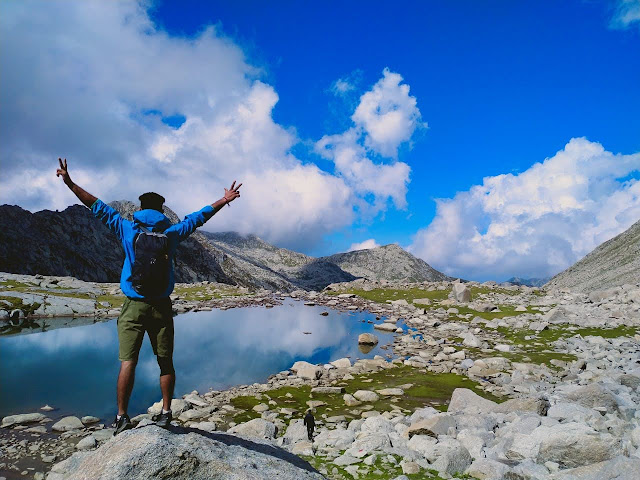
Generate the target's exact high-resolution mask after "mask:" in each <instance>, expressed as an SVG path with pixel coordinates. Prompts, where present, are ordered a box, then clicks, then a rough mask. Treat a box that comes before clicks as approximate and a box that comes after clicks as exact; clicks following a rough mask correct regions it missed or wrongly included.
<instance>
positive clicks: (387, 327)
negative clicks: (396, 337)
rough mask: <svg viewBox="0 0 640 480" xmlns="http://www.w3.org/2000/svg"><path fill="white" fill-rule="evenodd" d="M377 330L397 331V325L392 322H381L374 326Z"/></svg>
mask: <svg viewBox="0 0 640 480" xmlns="http://www.w3.org/2000/svg"><path fill="white" fill-rule="evenodd" d="M373 328H375V329H376V330H381V331H383V332H395V331H396V328H397V327H396V326H395V325H394V324H392V323H379V324H375V325H374V326H373Z"/></svg>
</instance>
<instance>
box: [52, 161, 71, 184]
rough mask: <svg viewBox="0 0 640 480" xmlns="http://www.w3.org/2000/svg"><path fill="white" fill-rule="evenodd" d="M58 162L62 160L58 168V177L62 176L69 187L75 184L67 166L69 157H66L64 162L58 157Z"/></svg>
mask: <svg viewBox="0 0 640 480" xmlns="http://www.w3.org/2000/svg"><path fill="white" fill-rule="evenodd" d="M58 162H60V168H58V170H56V177H60V176H62V180H63V181H64V183H65V185H66V186H67V187H69V188H71V187H72V186H73V181H71V177H70V176H69V169H68V168H67V159H66V158H65V159H64V163H62V159H61V158H58Z"/></svg>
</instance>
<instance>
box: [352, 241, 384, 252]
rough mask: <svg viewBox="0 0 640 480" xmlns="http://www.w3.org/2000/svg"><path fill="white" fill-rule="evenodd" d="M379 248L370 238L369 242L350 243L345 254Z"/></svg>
mask: <svg viewBox="0 0 640 480" xmlns="http://www.w3.org/2000/svg"><path fill="white" fill-rule="evenodd" d="M379 246H380V244H379V243H378V242H376V240H375V239H374V238H370V239H369V240H365V241H364V242H360V243H352V244H351V246H350V247H349V250H347V252H353V251H354V250H370V249H372V248H377V247H379Z"/></svg>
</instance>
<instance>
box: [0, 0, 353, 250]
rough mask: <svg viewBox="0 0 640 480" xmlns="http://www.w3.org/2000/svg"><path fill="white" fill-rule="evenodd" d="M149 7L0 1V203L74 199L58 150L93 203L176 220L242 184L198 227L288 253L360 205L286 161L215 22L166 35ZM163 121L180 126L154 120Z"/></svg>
mask: <svg viewBox="0 0 640 480" xmlns="http://www.w3.org/2000/svg"><path fill="white" fill-rule="evenodd" d="M147 6H148V4H147V3H146V2H140V3H136V2H97V1H87V2H65V1H60V2H54V1H52V2H44V3H38V4H37V5H34V4H31V3H29V2H22V3H18V2H15V3H10V2H2V4H0V35H1V37H0V49H1V51H0V53H1V55H0V68H1V70H2V72H3V82H2V88H1V89H0V102H1V103H2V106H3V107H2V109H0V129H1V132H0V133H1V135H2V138H3V142H2V143H1V144H0V154H1V155H2V159H3V176H2V178H1V179H0V203H11V204H19V205H21V206H23V207H25V208H28V209H31V210H37V209H41V208H49V209H55V208H57V209H62V208H64V207H66V206H67V205H69V204H72V203H75V202H76V199H75V197H74V196H73V195H72V194H71V192H69V191H68V190H67V189H66V188H65V187H64V186H63V184H62V182H61V181H60V179H57V178H56V177H55V168H56V164H57V160H56V159H57V157H58V156H63V157H64V156H66V157H67V158H68V160H69V166H70V173H71V175H72V177H73V178H74V180H76V181H77V182H78V183H79V184H81V185H82V186H83V187H85V188H86V189H87V190H89V191H91V192H92V193H94V194H96V195H98V196H100V197H101V198H103V199H104V200H107V201H109V200H114V199H124V198H126V199H133V200H135V199H137V197H138V195H139V194H140V193H141V192H144V191H149V190H155V191H158V192H159V193H161V194H163V195H164V196H165V197H166V198H167V204H168V205H169V206H170V207H172V208H174V209H175V210H176V211H177V212H178V213H179V214H180V215H183V214H186V213H189V212H190V211H193V210H195V209H199V208H201V207H202V206H203V205H205V204H207V203H211V202H213V201H215V200H217V199H218V198H219V197H221V196H222V193H223V187H225V186H226V187H228V186H229V184H230V183H231V181H232V180H234V179H237V180H239V181H242V182H244V186H243V188H242V190H241V191H242V197H241V198H240V199H239V200H238V201H236V202H234V204H233V205H232V206H231V208H227V209H225V210H224V212H221V213H220V215H219V216H218V217H216V218H215V219H213V220H212V221H211V222H209V223H208V224H207V227H206V228H210V229H224V230H230V229H232V230H238V231H241V232H244V233H247V232H252V233H257V234H259V235H261V236H263V237H264V238H266V239H268V240H270V241H273V242H278V243H283V244H285V245H287V246H290V247H294V248H299V247H302V246H305V245H309V244H312V243H313V242H316V241H318V240H319V239H321V238H322V235H324V234H326V233H328V232H330V231H332V230H335V229H337V228H341V227H344V226H346V225H349V224H350V223H351V222H352V221H353V219H354V205H356V204H358V205H360V204H361V203H362V202H364V200H363V199H362V198H358V192H356V191H354V188H353V187H352V186H350V185H347V182H346V181H345V179H343V178H342V177H341V174H340V173H339V172H338V173H336V174H335V175H333V174H329V173H326V172H323V171H322V170H320V169H319V168H317V167H316V166H315V165H314V164H312V163H311V164H309V163H304V162H303V161H302V160H300V159H299V158H296V157H295V156H293V155H292V154H291V153H290V149H291V147H292V146H293V145H294V144H295V143H297V142H298V141H299V140H298V138H297V136H296V134H295V132H294V131H293V130H291V129H287V128H285V127H283V126H281V125H279V124H277V123H275V122H274V121H273V118H272V110H273V108H274V106H275V104H276V102H277V101H278V95H277V93H276V92H275V91H274V89H273V88H272V87H271V86H269V85H266V84H264V83H262V82H261V81H260V80H259V79H258V77H259V74H260V72H259V71H258V70H257V69H256V68H255V67H253V66H252V65H250V64H249V63H248V62H247V60H246V59H245V57H244V53H243V52H242V50H241V49H240V48H239V47H238V46H236V45H235V44H234V43H233V42H232V41H230V40H229V39H228V38H225V37H224V36H223V35H222V34H221V33H220V32H219V31H218V30H217V29H216V28H215V27H208V28H206V29H205V30H204V31H203V32H202V33H200V34H199V35H197V36H196V37H195V38H181V37H172V36H170V35H168V34H167V33H166V32H164V31H162V30H159V29H157V28H156V27H155V26H154V25H153V23H152V22H151V20H150V19H149V17H148V15H147V12H146V7H147ZM158 112H160V114H158ZM175 114H181V115H184V116H185V117H186V121H185V123H184V124H183V125H182V126H180V128H178V129H173V128H171V127H169V126H167V125H165V124H164V123H162V121H161V118H162V117H163V116H171V115H175ZM365 203H366V202H365Z"/></svg>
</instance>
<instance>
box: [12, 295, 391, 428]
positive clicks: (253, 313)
mask: <svg viewBox="0 0 640 480" xmlns="http://www.w3.org/2000/svg"><path fill="white" fill-rule="evenodd" d="M323 310H324V308H320V307H308V306H304V305H302V303H300V302H292V301H288V302H286V303H285V304H284V305H282V306H279V307H275V308H272V309H265V308H258V307H254V308H242V309H230V310H226V311H220V310H214V311H211V312H197V313H196V312H190V313H185V314H181V315H178V316H177V317H175V331H176V335H175V350H174V363H175V368H176V372H177V384H176V396H180V395H183V394H185V393H188V392H190V391H191V390H198V391H200V392H206V391H207V390H208V389H209V388H213V389H222V388H227V387H229V386H232V385H239V384H250V383H253V382H264V381H265V380H266V379H267V377H268V376H269V375H271V374H273V373H277V372H279V371H282V370H286V369H287V368H289V367H290V366H291V365H292V364H293V362H295V361H297V360H307V361H310V362H312V363H321V362H329V361H332V360H335V359H338V358H341V357H345V356H350V357H351V358H352V360H355V359H356V358H365V357H372V356H373V355H376V354H383V353H384V350H381V349H380V347H379V346H380V345H384V344H385V343H388V342H391V341H392V338H393V337H392V335H390V334H384V333H381V332H376V335H378V337H379V338H380V343H379V346H376V347H374V348H373V349H372V350H371V351H369V352H366V353H363V352H361V351H360V350H359V349H358V344H357V336H358V335H359V334H360V333H363V332H372V331H373V328H372V327H373V326H372V324H369V323H366V320H373V316H372V315H371V314H367V313H349V314H347V313H339V312H335V311H330V313H329V315H328V316H326V317H324V316H321V315H320V312H322V311H323ZM362 320H365V322H363V321H362ZM67 323H68V325H66V326H68V327H70V328H59V329H55V330H48V331H44V332H42V331H38V333H33V334H22V335H16V336H9V337H0V391H1V392H2V395H1V396H0V397H1V398H0V416H4V415H9V414H13V413H23V412H29V411H35V410H36V409H37V408H39V407H41V406H42V405H44V404H45V403H48V404H50V405H52V406H55V407H58V408H59V409H60V410H59V411H58V412H52V413H54V414H55V413H57V414H67V413H73V414H74V415H96V416H99V417H101V418H103V419H104V420H110V417H111V416H112V415H113V414H114V408H115V380H116V376H117V373H118V368H119V362H118V338H117V337H118V336H117V331H116V321H115V320H111V321H107V322H98V323H94V324H90V325H86V319H85V320H83V321H80V322H79V323H81V324H82V325H81V326H77V327H73V321H71V322H68V321H67ZM303 332H310V334H307V333H303ZM22 333H24V332H22ZM158 375H159V368H158V366H157V364H156V361H155V357H154V355H153V352H152V350H151V346H150V344H149V342H148V340H147V339H145V341H144V343H143V347H142V350H141V352H140V358H139V362H138V368H137V371H136V383H135V387H134V391H133V395H132V398H131V403H130V408H129V410H130V414H132V415H136V414H138V413H142V412H144V411H146V408H147V407H148V406H149V405H150V404H151V403H153V402H154V401H157V400H159V399H160V391H159V386H158Z"/></svg>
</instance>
